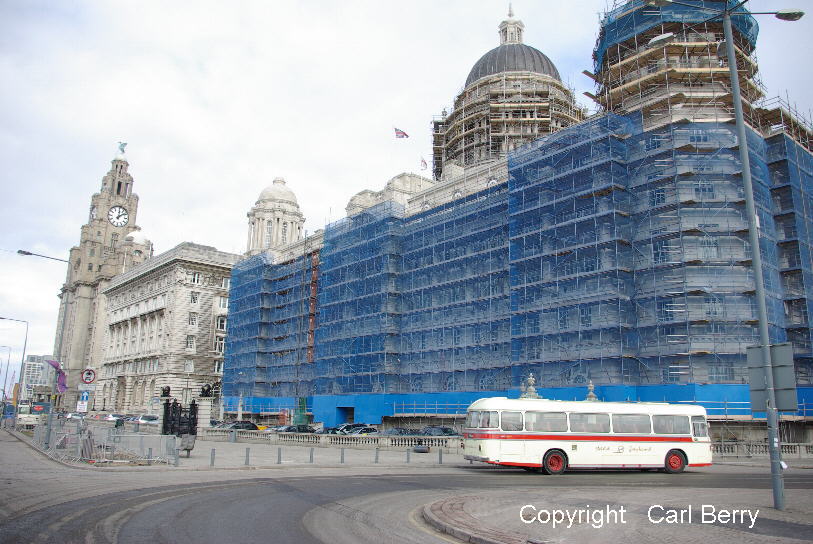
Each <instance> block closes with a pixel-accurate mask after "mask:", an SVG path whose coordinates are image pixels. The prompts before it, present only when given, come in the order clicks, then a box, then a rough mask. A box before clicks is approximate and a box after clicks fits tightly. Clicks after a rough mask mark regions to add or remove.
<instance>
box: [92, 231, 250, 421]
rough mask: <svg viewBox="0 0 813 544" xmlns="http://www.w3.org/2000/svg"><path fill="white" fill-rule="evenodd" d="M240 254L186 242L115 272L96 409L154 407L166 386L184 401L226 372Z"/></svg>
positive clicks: (109, 288) (108, 293)
mask: <svg viewBox="0 0 813 544" xmlns="http://www.w3.org/2000/svg"><path fill="white" fill-rule="evenodd" d="M239 258H240V256H239V255H234V254H231V253H225V252H223V251H218V250H217V249H215V248H214V247H211V246H204V245H199V244H194V243H190V242H184V243H182V244H180V245H178V246H176V247H175V248H173V249H171V250H169V251H167V252H166V253H163V254H161V255H159V256H157V257H154V258H152V259H150V260H148V261H147V262H145V263H142V264H141V265H139V266H136V267H134V268H131V269H130V270H128V271H126V272H125V273H123V274H120V275H119V276H116V277H115V278H113V280H112V281H111V282H110V284H109V285H108V286H107V288H106V289H105V291H104V293H103V294H104V295H105V296H106V298H107V315H106V323H107V331H106V335H105V340H104V342H105V354H104V359H103V361H102V364H101V365H100V369H99V380H98V386H97V389H96V395H97V397H96V403H95V406H94V408H95V409H96V410H104V411H116V412H128V413H141V412H154V411H156V410H157V408H158V405H157V403H156V402H155V400H154V399H156V398H158V397H159V396H160V395H161V389H162V388H163V387H165V386H169V388H170V396H172V397H175V398H177V399H179V401H183V402H185V403H187V402H189V401H190V400H191V399H192V396H193V395H195V394H197V392H199V391H200V388H201V386H203V385H204V384H215V383H217V382H219V381H220V379H221V376H222V373H223V351H224V347H225V342H226V319H227V312H228V301H229V299H228V296H229V282H230V276H231V269H232V266H233V265H234V264H235V263H236V262H237V260H238V259H239Z"/></svg>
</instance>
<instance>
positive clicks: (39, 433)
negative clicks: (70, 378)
mask: <svg viewBox="0 0 813 544" xmlns="http://www.w3.org/2000/svg"><path fill="white" fill-rule="evenodd" d="M46 442H47V445H46ZM31 443H32V445H33V446H34V447H36V448H37V449H39V450H40V451H42V452H43V453H45V454H46V455H48V456H49V457H51V458H53V459H58V460H61V461H69V462H75V461H83V462H86V463H94V464H100V463H133V464H152V463H170V462H173V461H174V460H175V457H176V455H177V452H176V449H175V448H176V439H175V437H174V436H165V435H156V434H126V433H124V432H118V431H117V430H116V429H114V428H109V427H104V426H88V425H86V424H85V423H84V422H83V421H80V420H57V421H54V422H53V428H52V429H51V432H50V435H49V433H48V426H47V425H38V426H37V427H35V429H34V435H33V438H32V441H31Z"/></svg>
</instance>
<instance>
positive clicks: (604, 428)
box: [570, 414, 610, 433]
mask: <svg viewBox="0 0 813 544" xmlns="http://www.w3.org/2000/svg"><path fill="white" fill-rule="evenodd" d="M570 432H573V433H608V432H610V414H570Z"/></svg>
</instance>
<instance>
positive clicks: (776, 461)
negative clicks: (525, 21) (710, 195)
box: [645, 0, 804, 510]
mask: <svg viewBox="0 0 813 544" xmlns="http://www.w3.org/2000/svg"><path fill="white" fill-rule="evenodd" d="M645 2H646V4H647V5H650V6H655V7H664V6H668V5H670V4H675V5H679V6H688V7H691V8H695V9H699V10H703V11H710V12H713V13H714V15H713V16H712V17H710V18H709V19H707V21H711V20H714V19H717V18H718V17H720V18H722V20H723V30H724V32H725V51H726V58H727V60H728V70H729V77H730V79H731V93H732V95H733V101H734V116H735V120H736V126H737V141H738V144H739V150H740V162H741V163H742V183H743V187H744V189H745V211H746V215H747V216H748V241H749V244H750V246H751V262H752V263H753V270H754V284H755V285H754V287H755V297H756V302H757V317H758V319H759V343H760V349H761V351H762V361H763V366H764V371H765V386H766V387H765V388H766V389H767V393H768V405H767V407H766V415H767V420H768V450H769V452H770V456H771V480H772V484H773V501H774V508H776V509H777V510H784V509H785V489H784V482H783V481H782V467H781V463H782V453H781V450H780V447H779V433H778V427H779V419H778V415H777V411H776V393H775V391H774V383H773V363H772V361H771V342H770V337H769V334H768V312H767V309H766V306H765V284H764V281H763V278H762V255H761V253H760V250H759V219H758V218H757V214H756V208H755V206H754V187H753V185H752V182H751V162H750V159H749V156H748V140H747V139H746V135H745V120H744V118H743V113H742V96H740V79H739V76H738V75H737V56H736V52H735V51H734V32H733V31H732V29H731V16H732V15H774V16H775V17H776V18H777V19H780V20H782V21H798V20H799V19H801V18H802V16H803V15H804V12H803V11H801V10H797V9H793V10H789V9H785V10H780V11H760V12H748V11H737V10H738V9H740V8H741V7H742V6H743V5H744V4H745V3H746V2H748V0H742V1H741V2H738V3H736V4H735V5H733V6H730V7H729V6H728V4H727V3H726V4H725V7H724V8H722V9H718V8H710V7H706V6H699V5H696V4H689V3H685V2H680V1H678V0H645ZM707 21H705V22H707ZM673 37H674V34H672V33H669V34H662V35H660V36H656V37H655V38H653V39H652V40H651V41H650V45H652V46H656V45H661V44H664V43H666V42H668V41H669V40H670V39H671V38H673Z"/></svg>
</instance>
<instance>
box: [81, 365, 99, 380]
mask: <svg viewBox="0 0 813 544" xmlns="http://www.w3.org/2000/svg"><path fill="white" fill-rule="evenodd" d="M95 381H96V371H95V370H93V369H92V368H86V369H85V370H83V371H82V383H93V382H95Z"/></svg>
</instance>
